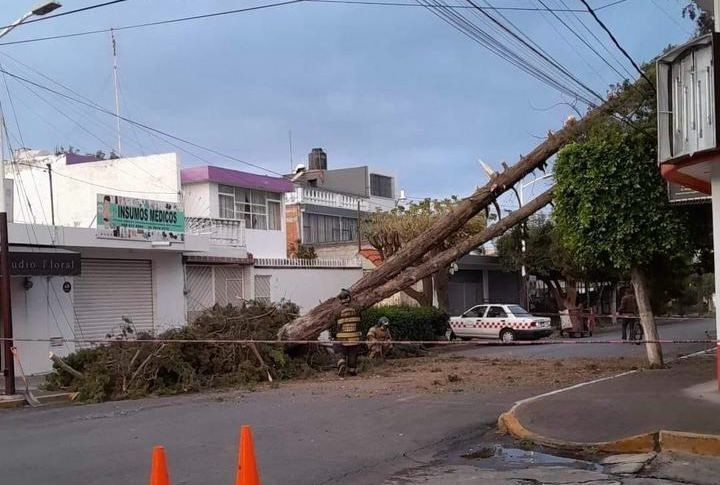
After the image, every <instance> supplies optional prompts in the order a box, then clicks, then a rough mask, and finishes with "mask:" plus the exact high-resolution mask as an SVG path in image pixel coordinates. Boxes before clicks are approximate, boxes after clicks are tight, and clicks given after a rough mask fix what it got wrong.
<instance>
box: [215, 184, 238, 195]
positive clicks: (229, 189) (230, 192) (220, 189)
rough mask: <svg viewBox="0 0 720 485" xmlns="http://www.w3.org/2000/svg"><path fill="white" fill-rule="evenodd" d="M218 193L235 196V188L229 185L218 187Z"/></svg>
mask: <svg viewBox="0 0 720 485" xmlns="http://www.w3.org/2000/svg"><path fill="white" fill-rule="evenodd" d="M218 192H219V193H221V194H226V195H235V187H230V186H229V185H218Z"/></svg>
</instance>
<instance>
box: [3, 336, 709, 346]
mask: <svg viewBox="0 0 720 485" xmlns="http://www.w3.org/2000/svg"><path fill="white" fill-rule="evenodd" d="M8 341H10V342H57V341H58V339H57V338H55V339H48V338H4V337H0V342H8ZM62 341H63V342H67V343H76V344H100V345H102V344H118V343H122V344H206V345H226V344H229V345H253V344H256V345H257V344H264V345H322V346H332V345H348V344H350V345H377V344H384V345H465V346H467V345H477V346H487V347H500V346H513V345H517V346H526V345H595V344H601V345H602V344H614V345H618V344H619V345H638V344H708V345H711V344H716V345H718V346H720V340H713V339H680V340H669V339H657V340H617V339H614V340H583V339H551V340H516V341H514V342H502V341H499V340H475V341H472V342H469V341H462V340H383V341H378V340H358V341H355V342H340V341H336V340H329V341H328V340H326V341H321V340H255V339H134V340H119V339H63V340H62Z"/></svg>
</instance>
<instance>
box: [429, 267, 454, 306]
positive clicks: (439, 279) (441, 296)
mask: <svg viewBox="0 0 720 485" xmlns="http://www.w3.org/2000/svg"><path fill="white" fill-rule="evenodd" d="M449 269H450V268H448V267H445V268H443V269H441V270H440V271H438V272H437V273H435V274H434V275H433V277H432V278H433V281H434V282H435V293H436V294H437V303H438V308H439V309H440V310H442V311H444V312H446V311H448V308H449V307H450V298H449V296H448V286H449V284H450V274H449V273H448V270H449Z"/></svg>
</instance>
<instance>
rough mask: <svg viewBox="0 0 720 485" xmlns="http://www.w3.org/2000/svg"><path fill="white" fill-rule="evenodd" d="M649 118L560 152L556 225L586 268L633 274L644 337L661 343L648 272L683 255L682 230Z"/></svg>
mask: <svg viewBox="0 0 720 485" xmlns="http://www.w3.org/2000/svg"><path fill="white" fill-rule="evenodd" d="M648 113H649V114H648V115H646V116H638V117H636V118H635V120H636V122H637V123H635V124H634V127H632V128H631V127H628V126H627V125H621V124H619V123H618V122H615V121H606V122H604V123H600V124H598V125H596V126H595V127H594V128H593V129H592V130H591V131H590V132H589V133H588V135H587V136H586V137H584V139H583V140H582V141H580V142H576V143H571V144H569V145H567V146H565V147H564V148H563V149H562V150H561V151H560V153H559V154H558V157H557V162H556V164H555V179H556V183H557V185H556V197H555V198H556V205H555V211H554V212H553V217H554V219H555V221H556V223H557V225H558V230H559V233H560V239H561V242H562V244H563V245H564V246H565V248H566V249H567V250H568V251H569V252H570V254H571V255H572V257H573V258H574V259H575V260H576V261H577V264H578V265H580V266H581V267H582V268H585V269H613V270H616V271H619V272H623V273H626V274H627V273H629V274H630V279H631V281H632V284H633V287H634V289H635V295H636V298H637V304H638V310H639V313H640V324H641V325H642V327H643V330H644V331H645V337H646V339H647V340H657V339H658V334H657V328H656V325H655V320H654V316H653V311H652V308H651V304H650V295H649V284H648V279H647V274H648V267H649V266H650V265H651V264H652V263H653V261H654V260H655V259H656V258H658V257H659V258H663V257H671V256H673V255H675V254H676V253H677V252H678V250H679V248H680V247H681V234H682V231H683V229H682V226H681V224H680V220H679V218H678V217H677V214H676V212H675V211H674V210H673V209H672V208H671V207H670V205H669V203H668V200H667V194H666V191H665V183H664V182H663V181H662V179H661V177H660V173H659V170H658V167H657V161H656V152H655V147H656V132H655V130H654V129H653V126H654V123H652V118H653V116H652V113H651V112H648ZM646 350H647V353H648V360H649V361H650V364H651V365H652V366H662V365H663V360H662V350H661V348H660V345H659V344H657V343H648V344H646Z"/></svg>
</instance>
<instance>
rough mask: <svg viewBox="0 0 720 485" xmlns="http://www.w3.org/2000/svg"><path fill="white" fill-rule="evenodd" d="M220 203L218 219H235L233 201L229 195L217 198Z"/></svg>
mask: <svg viewBox="0 0 720 485" xmlns="http://www.w3.org/2000/svg"><path fill="white" fill-rule="evenodd" d="M218 197H219V203H220V209H219V210H220V218H221V219H235V199H234V197H232V196H229V195H222V194H220V195H219V196H218Z"/></svg>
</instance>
